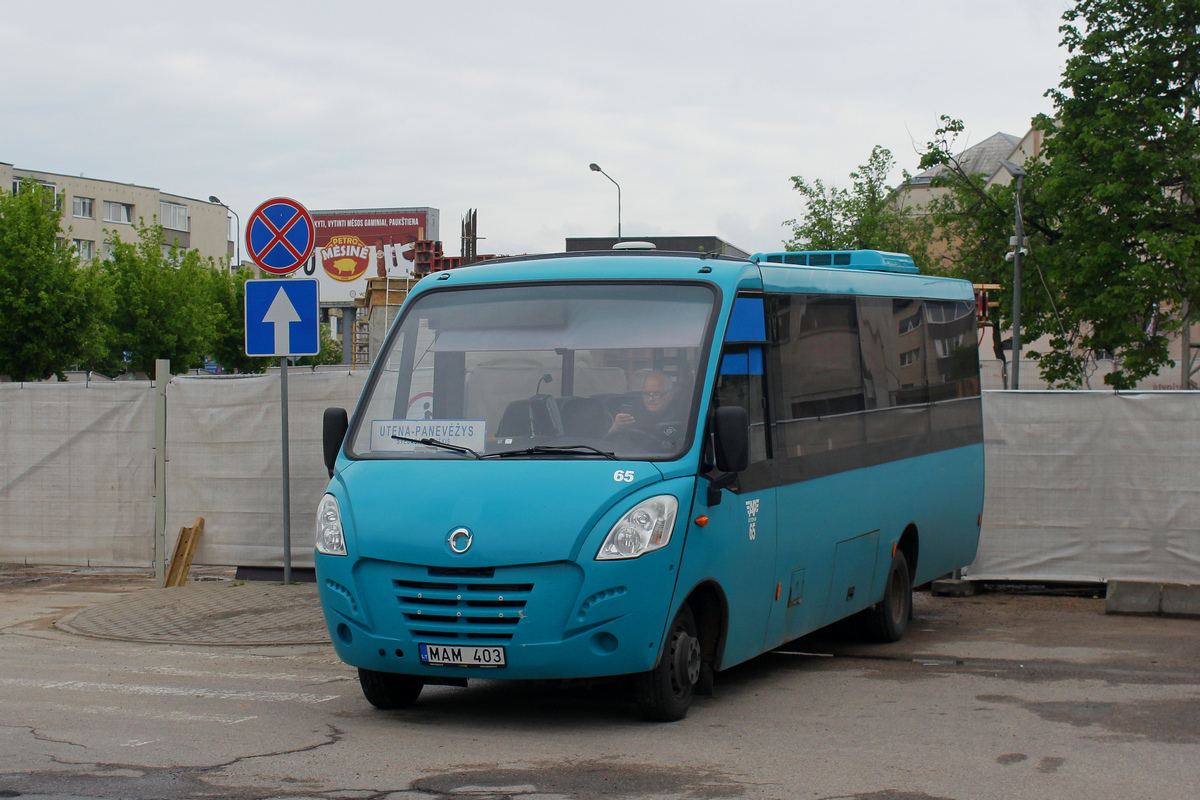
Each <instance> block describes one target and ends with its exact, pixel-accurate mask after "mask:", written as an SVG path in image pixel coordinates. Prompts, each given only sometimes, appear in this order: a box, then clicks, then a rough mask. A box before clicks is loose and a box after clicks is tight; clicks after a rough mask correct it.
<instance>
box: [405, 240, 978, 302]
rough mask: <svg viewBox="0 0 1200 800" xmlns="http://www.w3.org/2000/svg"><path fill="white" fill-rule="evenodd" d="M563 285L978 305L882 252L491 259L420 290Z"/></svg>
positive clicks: (616, 253)
mask: <svg viewBox="0 0 1200 800" xmlns="http://www.w3.org/2000/svg"><path fill="white" fill-rule="evenodd" d="M681 267H682V269H680V268H681ZM564 268H566V269H564ZM452 274H453V276H454V277H453V279H452V277H451V276H452ZM563 279H567V280H576V279H586V280H595V279H617V280H647V279H648V280H664V279H665V280H686V279H699V280H707V281H711V282H713V283H716V284H719V285H721V286H723V287H724V288H725V290H727V291H737V290H746V289H749V290H754V289H759V290H764V291H767V292H801V293H817V294H849V295H874V296H893V297H912V298H929V299H943V300H973V299H974V292H973V290H972V288H971V284H970V283H968V282H967V281H963V280H958V279H955V278H948V277H944V276H940V275H922V274H920V272H919V271H918V270H917V268H916V266H915V265H914V264H913V260H912V259H911V258H910V257H909V256H906V255H903V254H900V253H887V252H883V251H879V250H832V251H829V250H822V251H805V252H785V253H758V254H755V255H753V256H751V257H750V258H749V259H748V260H747V259H742V258H735V257H732V256H723V255H718V254H716V253H696V252H672V251H666V250H589V251H575V252H568V253H546V254H531V255H521V256H510V257H505V258H496V259H489V260H487V261H481V262H479V263H477V264H473V265H471V266H464V267H459V268H458V269H454V270H446V271H443V272H434V273H431V274H430V275H428V276H426V277H425V278H424V279H423V280H422V281H420V283H419V284H418V287H414V290H415V291H416V292H420V291H423V290H427V289H432V288H434V286H435V285H441V286H448V285H456V286H461V285H464V284H487V283H505V282H509V281H545V280H563Z"/></svg>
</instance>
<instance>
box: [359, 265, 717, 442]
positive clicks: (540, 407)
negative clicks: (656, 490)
mask: <svg viewBox="0 0 1200 800" xmlns="http://www.w3.org/2000/svg"><path fill="white" fill-rule="evenodd" d="M715 301H716V294H715V291H714V290H713V289H712V288H711V287H710V286H708V285H705V284H686V283H663V282H656V283H599V282H592V283H588V282H572V283H558V284H524V285H520V286H513V285H491V286H483V287H472V288H469V289H448V290H440V291H430V292H426V293H424V294H421V295H419V296H418V297H416V298H414V300H413V302H412V304H411V305H410V306H408V308H407V309H406V310H405V313H404V316H403V318H402V319H401V321H400V323H399V324H398V325H397V327H396V328H394V329H393V331H392V333H391V335H390V336H389V338H388V341H387V342H386V344H385V345H384V347H383V349H382V351H381V352H380V354H379V356H378V357H377V359H376V362H375V366H374V369H373V372H372V375H371V379H370V381H369V383H368V385H367V388H366V390H365V392H364V394H363V400H362V401H361V403H360V405H359V409H358V412H357V414H356V416H355V421H354V427H353V429H352V430H351V432H350V437H349V447H348V453H349V455H350V456H351V457H354V458H420V459H425V458H437V459H447V458H556V459H566V458H616V459H622V460H626V459H637V460H662V459H671V458H676V457H678V456H679V455H680V454H682V453H683V452H685V451H686V450H687V449H688V448H689V446H690V443H691V440H692V437H693V435H694V433H695V428H696V420H695V416H696V411H695V409H696V408H697V406H698V405H699V403H698V397H697V391H696V373H697V371H700V370H699V367H700V365H701V364H702V363H703V361H702V358H703V357H704V355H705V354H706V352H707V347H706V343H707V342H708V341H709V339H710V338H711V337H710V330H709V329H710V327H711V325H712V321H713V319H714V317H715V313H714V304H715Z"/></svg>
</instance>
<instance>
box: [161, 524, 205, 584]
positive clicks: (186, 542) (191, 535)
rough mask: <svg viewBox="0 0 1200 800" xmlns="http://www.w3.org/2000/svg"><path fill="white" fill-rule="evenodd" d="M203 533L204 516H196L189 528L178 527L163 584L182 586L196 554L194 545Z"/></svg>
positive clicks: (198, 541)
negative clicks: (176, 537)
mask: <svg viewBox="0 0 1200 800" xmlns="http://www.w3.org/2000/svg"><path fill="white" fill-rule="evenodd" d="M202 533H204V517H196V522H195V524H194V525H192V527H190V528H180V529H179V538H178V539H176V540H175V551H174V552H173V553H172V554H171V565H170V566H169V567H168V569H167V580H166V583H165V584H164V586H167V587H171V586H183V584H184V583H186V582H187V577H188V573H189V572H191V569H192V559H193V558H195V556H196V546H197V545H198V544H199V543H200V534H202Z"/></svg>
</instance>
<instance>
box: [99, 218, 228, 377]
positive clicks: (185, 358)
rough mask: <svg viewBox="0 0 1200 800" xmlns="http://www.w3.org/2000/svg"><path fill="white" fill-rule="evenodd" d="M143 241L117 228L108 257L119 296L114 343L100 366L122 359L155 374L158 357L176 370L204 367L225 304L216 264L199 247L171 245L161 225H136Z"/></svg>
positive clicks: (113, 366)
mask: <svg viewBox="0 0 1200 800" xmlns="http://www.w3.org/2000/svg"><path fill="white" fill-rule="evenodd" d="M136 231H137V236H138V240H137V242H125V241H122V240H121V238H120V237H119V236H118V235H117V234H115V233H113V234H111V235H110V237H109V239H108V245H109V250H110V253H111V258H110V259H109V260H107V261H104V262H102V263H103V268H104V270H105V272H106V273H107V275H108V276H109V279H110V280H111V281H112V286H113V290H114V291H115V293H116V296H117V298H118V302H117V304H116V305H115V307H114V309H113V313H112V316H111V319H110V326H111V329H112V338H111V344H112V349H111V350H110V351H109V353H108V354H107V357H106V358H104V359H103V361H102V363H101V364H98V365H97V366H98V368H102V369H108V370H116V369H119V368H120V364H121V363H122V362H124V363H127V364H128V365H129V368H130V369H132V370H134V371H136V372H145V373H147V374H153V372H154V362H155V360H156V359H160V358H165V359H170V361H171V371H172V372H173V373H175V374H179V373H183V372H187V371H188V370H189V369H191V368H192V367H202V366H203V365H204V356H205V355H208V354H209V351H210V347H211V345H212V342H213V340H214V339H215V337H216V329H217V322H218V319H219V314H220V312H219V309H218V307H217V304H216V301H215V299H214V297H213V291H212V283H213V281H212V273H213V272H214V270H213V265H212V264H211V262H205V260H204V259H203V258H202V257H201V255H200V253H199V251H197V250H183V249H181V248H178V247H168V246H167V244H166V240H165V237H164V235H163V229H162V226H161V225H158V224H152V225H140V226H136Z"/></svg>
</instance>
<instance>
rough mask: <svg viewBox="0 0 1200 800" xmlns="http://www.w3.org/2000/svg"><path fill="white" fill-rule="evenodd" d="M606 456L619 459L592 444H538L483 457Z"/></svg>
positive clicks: (614, 459) (615, 455)
mask: <svg viewBox="0 0 1200 800" xmlns="http://www.w3.org/2000/svg"><path fill="white" fill-rule="evenodd" d="M585 455H597V456H604V457H605V458H607V459H608V460H610V461H617V460H618V459H617V454H616V453H610V452H609V451H607V450H600V449H598V448H595V447H592V446H591V445H590V444H564V445H561V446H554V445H545V444H538V445H534V446H533V447H527V448H525V449H524V450H504V451H502V452H499V453H488V454H487V455H486V456H481V458H511V457H513V456H585Z"/></svg>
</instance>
